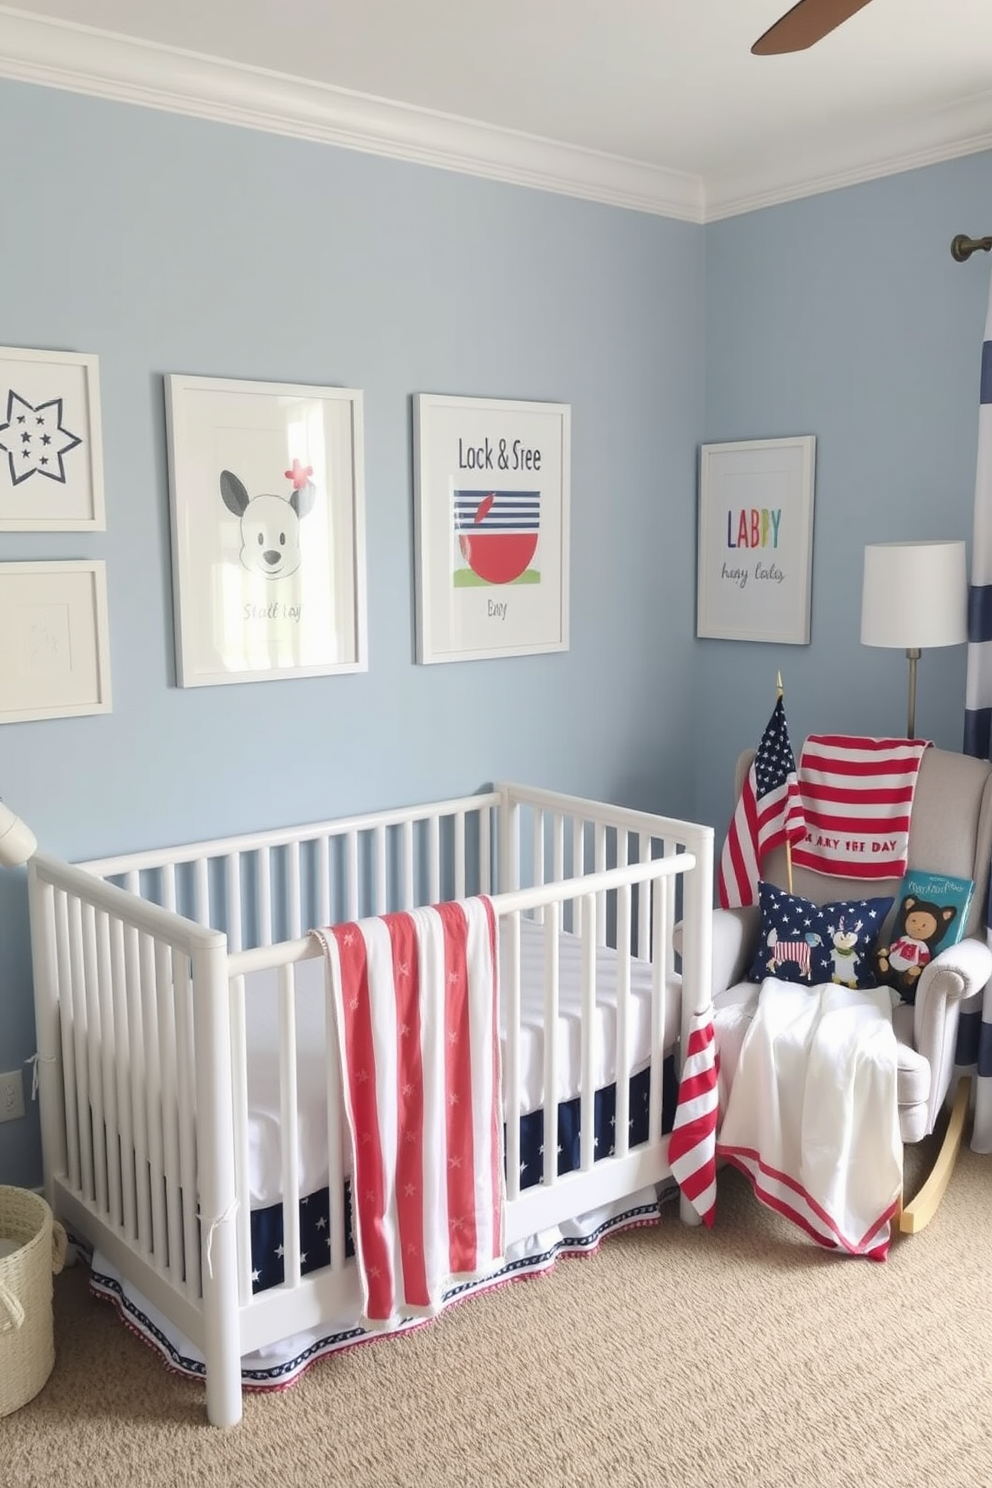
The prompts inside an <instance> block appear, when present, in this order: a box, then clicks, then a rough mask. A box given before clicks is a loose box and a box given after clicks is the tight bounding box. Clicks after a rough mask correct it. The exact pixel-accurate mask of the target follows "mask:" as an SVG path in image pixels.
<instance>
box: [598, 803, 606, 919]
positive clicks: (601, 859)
mask: <svg viewBox="0 0 992 1488" xmlns="http://www.w3.org/2000/svg"><path fill="white" fill-rule="evenodd" d="M605 869H606V828H605V827H604V826H603V824H602V822H597V823H596V872H597V873H603V872H604V871H605ZM596 943H597V945H605V944H606V895H605V893H603V892H602V891H600V892H599V893H598V894H597V895H596Z"/></svg>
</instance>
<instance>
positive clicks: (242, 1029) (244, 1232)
mask: <svg viewBox="0 0 992 1488" xmlns="http://www.w3.org/2000/svg"><path fill="white" fill-rule="evenodd" d="M229 996H230V1007H231V1090H232V1094H233V1097H234V1099H233V1111H232V1116H233V1127H234V1193H235V1197H236V1199H237V1205H238V1208H237V1215H236V1226H237V1227H236V1235H237V1249H238V1294H239V1297H240V1300H241V1305H242V1307H244V1306H245V1305H246V1304H247V1303H248V1302H249V1301H250V1300H251V1295H252V1260H251V1195H250V1183H249V1175H248V1034H247V1025H246V1019H245V979H244V977H243V976H237V977H232V978H231V981H230V983H229Z"/></svg>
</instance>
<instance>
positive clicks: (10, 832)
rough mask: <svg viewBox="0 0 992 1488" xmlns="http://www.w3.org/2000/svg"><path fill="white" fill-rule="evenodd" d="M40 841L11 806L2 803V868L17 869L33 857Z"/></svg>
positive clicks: (0, 818)
mask: <svg viewBox="0 0 992 1488" xmlns="http://www.w3.org/2000/svg"><path fill="white" fill-rule="evenodd" d="M37 846H38V840H37V838H36V837H35V835H34V833H33V832H32V831H31V828H30V827H26V826H25V825H24V823H23V822H22V821H21V818H20V817H19V816H15V815H14V813H13V812H12V811H11V809H10V807H9V806H5V805H4V804H3V802H2V801H0V866H2V867H4V868H17V867H18V866H19V865H20V864H21V863H26V862H27V860H28V858H30V857H31V856H32V854H33V853H34V851H35V848H36V847H37Z"/></svg>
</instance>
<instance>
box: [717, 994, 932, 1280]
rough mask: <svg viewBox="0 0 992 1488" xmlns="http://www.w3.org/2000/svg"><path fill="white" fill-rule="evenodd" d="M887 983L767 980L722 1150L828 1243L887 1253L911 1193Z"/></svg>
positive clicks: (767, 1198)
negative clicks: (902, 1199) (864, 986)
mask: <svg viewBox="0 0 992 1488" xmlns="http://www.w3.org/2000/svg"><path fill="white" fill-rule="evenodd" d="M896 1073H897V1068H896V1040H895V1034H894V1033H893V1030H892V1010H891V1004H890V999H889V991H888V988H887V987H882V988H871V989H868V990H864V991H859V990H856V989H854V988H850V987H844V986H840V985H838V984H836V983H830V982H828V983H826V984H823V985H821V986H816V987H812V988H807V987H803V986H799V985H797V984H793V983H790V982H780V981H777V980H775V978H773V977H769V978H767V979H766V980H765V981H764V982H763V983H762V985H761V989H760V992H759V994H758V1002H757V1009H756V1012H755V1015H754V1018H753V1020H752V1022H751V1024H750V1027H749V1028H748V1031H747V1033H746V1035H745V1037H744V1042H743V1044H742V1046H741V1052H740V1059H739V1062H738V1065H737V1071H736V1074H735V1076H734V1080H733V1085H732V1087H731V1090H730V1097H729V1100H728V1103H727V1111H726V1115H725V1117H724V1120H723V1125H722V1128H721V1131H720V1135H719V1139H718V1142H717V1156H718V1157H724V1158H727V1159H728V1160H729V1161H730V1162H732V1163H734V1164H735V1165H736V1166H737V1167H739V1168H740V1169H741V1170H742V1171H743V1172H744V1173H746V1174H747V1176H748V1177H749V1178H750V1180H751V1183H752V1185H753V1187H754V1191H755V1193H756V1194H757V1196H758V1198H759V1199H761V1201H762V1202H763V1203H765V1204H767V1205H768V1206H769V1207H770V1208H772V1209H776V1210H777V1211H778V1212H779V1213H781V1214H784V1215H786V1217H787V1218H789V1219H791V1220H793V1221H794V1222H795V1223H796V1224H798V1225H800V1226H801V1227H802V1228H803V1229H804V1230H806V1231H807V1233H808V1234H810V1235H811V1236H812V1237H813V1239H814V1240H817V1241H818V1242H819V1243H820V1244H821V1245H824V1246H828V1247H831V1248H836V1249H838V1250H843V1251H847V1252H849V1253H850V1254H852V1255H868V1256H871V1257H873V1258H874V1259H876V1260H883V1259H884V1258H885V1255H886V1254H887V1252H888V1248H889V1241H890V1230H891V1225H890V1221H891V1219H892V1215H893V1213H894V1211H895V1208H896V1204H897V1202H898V1199H899V1195H900V1193H901V1189H902V1141H901V1138H900V1135H899V1109H898V1100H897V1096H896Z"/></svg>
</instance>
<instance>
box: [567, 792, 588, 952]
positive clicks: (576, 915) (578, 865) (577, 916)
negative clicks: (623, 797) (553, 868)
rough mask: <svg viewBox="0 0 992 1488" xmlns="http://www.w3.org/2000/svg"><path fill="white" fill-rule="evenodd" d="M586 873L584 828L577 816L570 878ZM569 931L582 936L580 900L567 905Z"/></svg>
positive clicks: (582, 822)
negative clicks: (569, 922)
mask: <svg viewBox="0 0 992 1488" xmlns="http://www.w3.org/2000/svg"><path fill="white" fill-rule="evenodd" d="M585 871H586V827H585V822H584V821H583V820H582V818H581V817H579V816H573V817H572V877H573V878H581V877H582V876H583V874H584V873H585ZM569 913H570V915H571V926H570V928H571V930H572V933H573V934H574V935H581V934H582V900H581V899H573V900H571V902H570V904H569Z"/></svg>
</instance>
